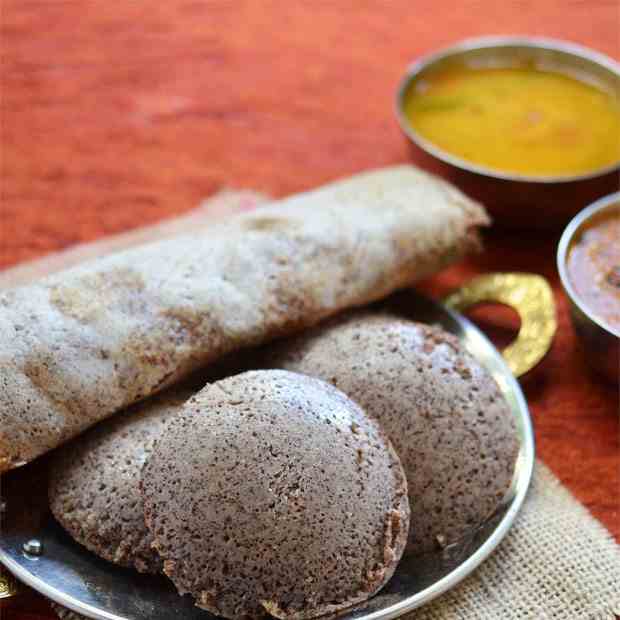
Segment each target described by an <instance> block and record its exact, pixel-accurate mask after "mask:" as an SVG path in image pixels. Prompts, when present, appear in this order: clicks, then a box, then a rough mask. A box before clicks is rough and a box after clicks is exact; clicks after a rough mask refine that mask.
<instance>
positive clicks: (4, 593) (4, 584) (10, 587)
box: [0, 566, 19, 602]
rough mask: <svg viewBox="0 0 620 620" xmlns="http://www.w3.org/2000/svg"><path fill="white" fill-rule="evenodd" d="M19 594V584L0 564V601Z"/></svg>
mask: <svg viewBox="0 0 620 620" xmlns="http://www.w3.org/2000/svg"><path fill="white" fill-rule="evenodd" d="M18 594H19V586H18V585H17V581H15V578H14V577H13V575H11V574H10V573H9V572H8V571H7V570H6V568H4V567H1V566H0V602H2V601H3V600H4V599H8V598H13V597H14V596H17V595H18Z"/></svg>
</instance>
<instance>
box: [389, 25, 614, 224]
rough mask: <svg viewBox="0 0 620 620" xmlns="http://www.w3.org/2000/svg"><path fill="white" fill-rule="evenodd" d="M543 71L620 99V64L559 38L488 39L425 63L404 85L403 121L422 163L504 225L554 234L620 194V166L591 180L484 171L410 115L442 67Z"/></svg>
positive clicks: (400, 95) (399, 107)
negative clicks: (408, 100) (409, 106)
mask: <svg viewBox="0 0 620 620" xmlns="http://www.w3.org/2000/svg"><path fill="white" fill-rule="evenodd" d="M448 66H449V67H454V66H468V67H472V66H474V67H522V66H527V67H532V66H534V67H536V68H539V69H545V70H550V71H557V72H560V73H565V74H569V75H571V76H573V77H576V78H580V79H583V80H584V81H588V82H590V83H593V84H596V85H598V86H600V87H601V88H603V89H605V90H607V91H608V92H612V93H614V95H615V96H616V97H617V98H618V99H620V65H619V64H618V63H617V62H615V61H614V60H612V59H611V58H609V57H608V56H605V55H604V54H600V53H598V52H595V51H594V50H591V49H588V48H586V47H582V46H580V45H576V44H573V43H569V42H566V41H559V40H555V39H546V38H537V37H514V36H500V37H481V38H476V39H466V40H464V41H462V42H460V43H457V44H456V45H453V46H451V47H448V48H445V49H442V50H440V51H438V52H435V53H433V54H430V55H428V56H424V57H422V58H421V59H419V60H417V61H416V62H414V63H413V64H412V65H411V66H410V67H409V68H408V69H407V71H406V73H405V75H404V77H403V78H402V80H401V82H400V85H399V87H398V91H397V94H396V116H397V118H398V122H399V124H400V127H401V129H402V131H403V132H404V134H405V135H406V136H407V137H408V138H409V140H410V141H411V144H412V145H413V148H414V150H415V151H416V159H418V160H420V161H421V162H422V163H423V164H425V165H426V167H430V168H431V169H433V170H435V171H437V172H439V173H440V174H442V175H443V176H446V177H448V178H449V179H450V180H451V181H452V182H453V183H455V184H456V185H457V186H459V187H460V188H461V189H463V191H465V192H466V193H467V194H469V195H470V196H472V197H473V198H476V199H478V200H480V201H481V202H483V203H484V204H485V205H486V206H487V208H488V209H489V211H490V212H491V213H492V214H493V215H494V216H495V219H496V223H497V224H498V225H506V226H510V227H515V226H516V227H528V228H532V227H533V228H550V227H557V226H559V225H565V224H566V222H567V221H568V219H570V217H571V216H572V215H574V214H575V213H577V212H578V211H579V209H581V208H582V206H583V205H584V204H589V203H590V202H592V201H594V200H596V199H597V198H599V197H601V196H604V195H606V194H609V193H611V192H613V191H615V190H616V189H618V171H619V170H620V160H619V161H618V162H616V163H614V164H612V165H609V166H606V167H604V168H600V169H598V170H595V171H593V172H590V173H586V174H578V175H553V176H551V175H548V176H542V175H541V176H532V175H525V174H518V173H509V172H503V171H501V170H495V169H492V168H487V167H485V166H480V165H477V164H474V163H471V162H469V161H466V160H464V159H461V158H459V157H456V156H455V155H452V154H450V153H447V152H446V151H444V150H442V149H441V148H439V147H438V146H437V145H435V144H434V143H432V142H430V141H428V140H426V139H425V138H424V137H422V136H421V135H420V134H419V133H418V132H417V131H416V130H415V129H413V127H412V126H411V125H410V124H409V121H408V120H407V118H406V116H405V112H404V104H405V97H406V95H407V92H408V90H409V89H410V88H411V86H412V85H413V84H414V83H415V82H417V81H418V80H420V79H422V78H424V76H426V75H428V74H429V73H430V72H432V71H435V70H437V69H439V68H442V67H448Z"/></svg>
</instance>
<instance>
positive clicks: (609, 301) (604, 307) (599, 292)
mask: <svg viewBox="0 0 620 620" xmlns="http://www.w3.org/2000/svg"><path fill="white" fill-rule="evenodd" d="M567 267H568V275H569V278H570V282H571V284H572V285H573V288H574V289H575V292H576V293H577V295H578V297H579V299H580V300H581V301H582V302H583V304H584V306H585V307H586V309H588V310H589V311H590V312H591V313H592V314H593V315H594V316H596V317H598V318H600V319H602V320H603V322H604V323H606V324H607V325H608V326H609V327H611V329H612V330H613V331H615V332H616V333H617V334H620V204H618V205H617V208H615V209H612V210H611V212H609V211H608V212H606V213H601V214H600V215H599V216H598V217H594V218H593V219H592V221H590V222H588V223H587V224H586V225H585V227H584V228H583V229H582V231H581V234H580V235H579V237H578V238H577V241H576V243H575V244H574V245H573V247H572V248H571V251H570V253H569V256H568V264H567Z"/></svg>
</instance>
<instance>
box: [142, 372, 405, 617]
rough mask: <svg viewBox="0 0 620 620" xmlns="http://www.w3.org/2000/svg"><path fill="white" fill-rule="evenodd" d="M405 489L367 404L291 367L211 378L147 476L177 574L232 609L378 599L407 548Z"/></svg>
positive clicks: (256, 613)
mask: <svg viewBox="0 0 620 620" xmlns="http://www.w3.org/2000/svg"><path fill="white" fill-rule="evenodd" d="M406 484H407V483H406V480H405V476H404V473H403V470H402V467H401V465H400V462H399V460H398V456H397V455H396V453H395V452H394V450H393V448H392V446H391V445H390V443H389V440H388V439H387V438H386V437H385V435H383V433H382V431H381V430H380V429H379V426H378V425H377V424H376V423H375V422H374V421H372V420H370V419H369V418H368V417H367V416H366V415H365V414H364V412H363V411H362V410H361V409H360V407H359V406H358V405H356V404H355V403H353V402H352V401H351V400H350V399H349V398H348V397H347V396H345V395H344V394H343V393H342V392H340V391H339V390H337V389H336V388H334V387H333V386H331V385H329V384H327V383H325V382H323V381H320V380H318V379H314V378H311V377H307V376H304V375H299V374H295V373H290V372H285V371H251V372H246V373H242V374H239V375H236V376H234V377H229V378H227V379H223V380H221V381H218V382H216V383H213V384H210V385H208V386H207V387H206V388H205V389H203V390H202V391H201V392H200V393H199V394H197V395H196V396H195V397H194V398H192V399H191V400H190V401H188V403H187V404H186V405H185V406H184V408H183V412H182V413H181V414H180V415H179V416H175V417H174V418H173V419H172V420H171V421H170V423H169V424H168V425H167V426H166V429H165V432H164V433H163V434H162V436H161V439H160V440H159V441H158V443H157V446H156V448H155V450H154V451H153V453H152V455H151V457H150V458H149V460H148V461H147V464H146V465H145V467H144V469H143V472H142V493H143V497H144V505H145V517H146V523H147V526H148V528H149V530H150V531H151V532H152V534H153V538H154V546H155V547H156V548H157V550H158V551H159V553H160V555H161V556H162V558H163V560H164V572H165V573H166V575H168V577H170V579H171V580H172V581H173V582H174V584H175V585H176V587H177V589H178V591H179V592H180V593H181V594H185V593H190V594H191V595H192V596H193V598H194V599H195V602H196V605H198V606H199V607H202V608H204V609H206V610H209V611H211V612H213V613H216V614H218V615H221V616H225V617H228V618H239V617H253V618H257V617H262V616H264V615H266V614H267V613H269V614H271V615H273V616H276V617H278V618H311V617H314V616H319V615H322V614H325V613H329V612H334V611H337V610H339V609H342V608H345V607H348V606H350V605H353V604H355V603H358V602H360V601H363V600H365V599H367V598H369V597H370V596H372V595H373V594H375V593H376V592H377V591H378V590H379V589H380V588H381V587H382V586H383V585H384V584H385V583H386V582H387V581H388V579H389V578H390V577H391V575H392V573H393V571H394V569H395V567H396V564H397V562H398V560H399V559H400V557H401V555H402V552H403V549H404V547H405V544H406V540H407V529H408V525H409V506H408V501H407V486H406Z"/></svg>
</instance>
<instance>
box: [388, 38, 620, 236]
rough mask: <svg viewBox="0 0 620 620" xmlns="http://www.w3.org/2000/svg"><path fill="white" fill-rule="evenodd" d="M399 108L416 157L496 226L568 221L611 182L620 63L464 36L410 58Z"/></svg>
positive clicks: (537, 42) (616, 161) (614, 179)
mask: <svg viewBox="0 0 620 620" xmlns="http://www.w3.org/2000/svg"><path fill="white" fill-rule="evenodd" d="M396 113H397V117H398V121H399V123H400V126H401V128H402V130H403V132H404V134H405V135H406V136H407V137H408V138H409V139H410V141H411V143H412V145H413V148H414V149H415V150H416V152H417V158H418V159H421V160H422V163H423V164H426V165H427V167H430V168H431V169H434V170H435V171H437V172H440V173H441V174H443V175H444V176H447V177H449V178H450V180H452V181H453V182H454V183H455V184H456V185H458V186H460V187H461V188H462V189H463V190H464V191H465V192H466V193H468V194H469V195H471V196H472V197H474V198H477V199H479V200H481V201H482V202H484V204H485V206H487V208H488V209H489V210H490V211H491V213H492V214H493V215H494V216H495V220H496V223H497V224H499V225H508V226H519V227H527V228H549V227H552V226H557V225H558V224H562V225H565V224H566V221H567V220H568V219H570V217H571V216H572V215H574V214H575V213H577V211H579V209H581V208H582V206H583V205H584V204H589V203H590V202H592V201H593V200H595V199H597V198H599V197H600V196H603V195H605V194H609V193H611V192H613V191H615V190H616V189H617V188H618V171H619V170H620V65H618V63H616V62H615V61H614V60H612V59H611V58H608V57H607V56H604V55H603V54H600V53H598V52H595V51H593V50H590V49H588V48H585V47H581V46H578V45H575V44H572V43H568V42H565V41H558V40H554V39H542V38H534V37H511V36H503V37H482V38H478V39H468V40H466V41H463V42H461V43H458V44H456V45H454V46H452V47H449V48H446V49H443V50H440V51H439V52H436V53H434V54H431V55H429V56H426V57H424V58H421V59H420V60H418V61H417V62H415V63H414V64H413V65H411V66H410V67H409V69H408V70H407V72H406V74H405V76H404V78H403V79H402V81H401V84H400V86H399V88H398V92H397V96H396Z"/></svg>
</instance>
